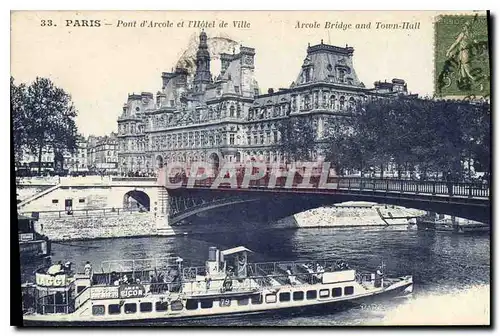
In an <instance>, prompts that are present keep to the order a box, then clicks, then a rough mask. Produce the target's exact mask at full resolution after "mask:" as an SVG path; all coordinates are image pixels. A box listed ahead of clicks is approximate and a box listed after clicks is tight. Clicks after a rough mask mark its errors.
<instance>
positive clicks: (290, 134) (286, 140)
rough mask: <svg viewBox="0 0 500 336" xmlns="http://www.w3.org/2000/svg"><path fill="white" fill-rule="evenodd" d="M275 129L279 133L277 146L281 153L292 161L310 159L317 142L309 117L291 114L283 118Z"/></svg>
mask: <svg viewBox="0 0 500 336" xmlns="http://www.w3.org/2000/svg"><path fill="white" fill-rule="evenodd" d="M277 129H278V132H279V134H280V139H279V142H278V147H279V149H280V151H281V152H282V153H284V154H286V155H287V156H288V157H289V158H290V159H292V160H293V161H311V159H312V156H313V155H312V154H313V152H314V151H315V150H316V149H317V148H318V144H317V142H316V129H315V128H314V126H313V124H312V122H311V119H310V118H307V117H303V116H293V117H290V118H287V119H283V120H282V121H281V122H279V123H278V125H277Z"/></svg>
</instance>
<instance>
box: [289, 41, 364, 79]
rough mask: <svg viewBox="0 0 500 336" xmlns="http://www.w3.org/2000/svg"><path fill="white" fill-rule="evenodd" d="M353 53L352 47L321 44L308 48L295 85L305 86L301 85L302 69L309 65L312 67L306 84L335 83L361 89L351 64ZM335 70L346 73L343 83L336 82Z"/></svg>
mask: <svg viewBox="0 0 500 336" xmlns="http://www.w3.org/2000/svg"><path fill="white" fill-rule="evenodd" d="M353 53H354V49H353V48H352V47H347V46H346V47H337V46H333V45H329V44H323V42H322V43H321V44H317V45H315V46H309V47H308V48H307V56H306V58H305V59H304V63H303V65H302V68H301V70H300V72H299V75H298V76H297V80H296V81H295V84H296V85H301V84H305V83H303V76H304V69H305V68H306V67H307V66H308V65H310V66H311V67H312V72H311V80H310V81H309V82H307V83H314V82H336V83H338V84H342V85H350V86H357V87H362V83H361V82H360V81H359V78H358V76H357V75H356V71H355V70H354V65H353V63H352V55H353ZM337 69H344V70H345V71H346V74H345V79H346V81H345V83H341V82H337V81H338V76H337V71H336V70H337ZM348 79H350V80H352V84H349V83H348Z"/></svg>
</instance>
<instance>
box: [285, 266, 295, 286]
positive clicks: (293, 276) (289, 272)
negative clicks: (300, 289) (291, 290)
mask: <svg viewBox="0 0 500 336" xmlns="http://www.w3.org/2000/svg"><path fill="white" fill-rule="evenodd" d="M286 274H288V281H289V282H290V285H295V284H296V283H297V281H296V280H295V275H293V273H292V267H290V266H288V268H287V270H286Z"/></svg>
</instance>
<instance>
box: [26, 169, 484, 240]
mask: <svg viewBox="0 0 500 336" xmlns="http://www.w3.org/2000/svg"><path fill="white" fill-rule="evenodd" d="M58 182H59V183H56V184H54V185H52V186H50V185H49V186H44V188H43V190H41V191H40V192H38V193H36V194H35V195H32V196H30V197H27V198H25V199H24V200H23V201H22V202H20V203H19V204H18V212H19V213H22V214H25V215H34V216H37V217H39V218H40V223H41V224H43V223H46V225H45V230H48V228H49V227H50V228H53V231H52V232H53V234H54V235H59V233H58V230H59V231H64V230H73V231H74V235H77V236H78V237H79V238H91V237H90V236H91V235H92V232H94V231H96V230H95V228H96V227H98V226H99V227H101V226H103V225H104V226H106V223H107V222H108V221H109V222H110V223H112V225H114V227H115V229H114V230H115V231H117V232H113V230H111V231H110V230H108V231H106V230H105V231H104V232H105V235H108V236H115V235H116V234H118V235H119V236H120V235H122V236H123V235H125V236H127V235H137V232H138V230H137V227H138V226H143V227H145V228H146V227H147V228H148V229H147V230H145V231H144V235H158V234H174V233H175V230H176V227H178V226H182V224H184V223H186V221H189V219H190V218H191V217H192V216H200V215H203V214H204V213H207V215H210V211H212V210H217V209H220V210H221V211H223V212H224V213H225V212H227V213H228V214H229V213H232V214H233V215H236V216H243V214H244V213H247V214H248V213H249V212H248V211H250V212H251V213H252V216H260V217H261V218H263V219H279V218H283V217H286V216H289V215H293V214H295V213H298V212H301V211H304V210H308V209H312V208H316V207H319V206H322V205H331V204H335V203H341V202H346V201H369V202H377V203H383V204H390V205H399V206H404V207H409V208H416V209H421V210H427V211H435V212H438V213H444V214H448V215H453V216H457V217H463V218H468V219H472V220H478V221H482V222H490V190H489V188H488V186H486V185H483V184H470V183H453V184H450V183H443V182H436V181H409V180H394V179H364V178H352V177H350V178H339V177H333V178H329V180H328V181H327V182H328V184H327V187H323V188H319V185H318V183H317V182H318V181H313V183H312V184H313V185H312V186H309V187H303V185H302V184H301V183H300V182H297V183H294V184H292V185H289V186H287V185H285V184H284V183H277V184H276V185H274V186H273V187H272V188H271V187H269V186H268V184H267V182H268V181H266V180H265V179H262V180H257V181H251V183H250V184H249V185H248V186H245V187H244V186H243V184H242V183H241V181H238V184H237V185H236V186H235V185H233V187H234V188H233V187H231V186H230V185H229V184H227V183H226V184H225V183H222V184H220V185H218V186H216V187H214V179H213V178H212V179H210V178H209V179H205V180H202V181H196V182H195V183H194V185H193V186H192V187H188V184H187V181H186V180H183V181H172V182H175V183H178V184H177V185H176V187H169V186H167V187H165V186H162V185H161V184H159V183H158V181H157V179H156V178H152V177H147V178H139V177H113V178H100V177H93V178H92V179H88V178H71V179H64V180H61V181H58ZM18 189H19V186H18ZM252 211H253V212H252ZM103 214H106V216H103ZM249 216H250V215H249ZM100 217H103V218H104V219H99V220H97V219H96V218H100ZM124 217H127V218H128V217H130V221H129V220H128V219H127V220H126V219H125V218H124ZM132 217H133V218H136V219H137V220H136V221H135V223H142V224H140V225H139V224H134V220H132ZM106 218H107V219H106ZM120 218H122V220H121V222H120ZM97 222H99V223H97ZM101 222H102V223H101ZM72 223H73V224H72ZM75 223H76V224H75ZM123 223H129V224H126V225H125V224H123ZM127 225H128V226H127Z"/></svg>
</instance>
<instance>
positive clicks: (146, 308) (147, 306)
mask: <svg viewBox="0 0 500 336" xmlns="http://www.w3.org/2000/svg"><path fill="white" fill-rule="evenodd" d="M139 309H140V311H141V312H143V313H147V312H150V311H153V304H152V303H151V302H141V303H139Z"/></svg>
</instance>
